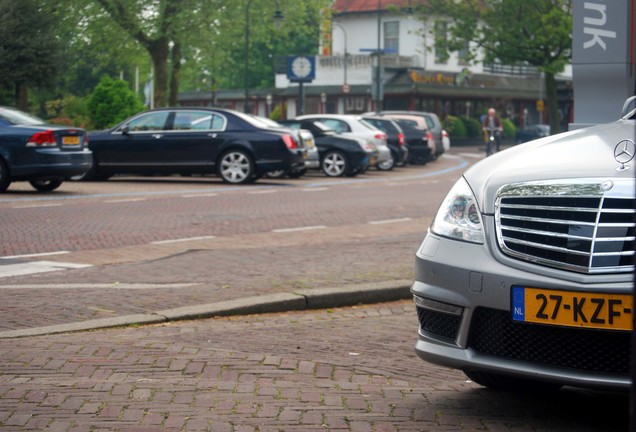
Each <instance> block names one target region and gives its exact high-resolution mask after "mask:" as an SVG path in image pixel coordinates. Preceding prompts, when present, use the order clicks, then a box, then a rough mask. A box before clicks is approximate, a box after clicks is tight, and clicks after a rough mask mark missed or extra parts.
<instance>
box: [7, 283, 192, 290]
mask: <svg viewBox="0 0 636 432" xmlns="http://www.w3.org/2000/svg"><path fill="white" fill-rule="evenodd" d="M195 285H199V284H196V283H172V284H148V283H119V282H115V283H110V284H104V283H101V284H100V283H93V284H78V283H71V284H31V285H28V284H27V285H0V290H3V289H130V290H142V289H178V288H188V287H191V286H195Z"/></svg>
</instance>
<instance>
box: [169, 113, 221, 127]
mask: <svg viewBox="0 0 636 432" xmlns="http://www.w3.org/2000/svg"><path fill="white" fill-rule="evenodd" d="M224 124H225V121H224V119H223V117H221V116H220V115H217V114H215V113H211V112H206V111H177V112H176V113H175V116H174V121H173V125H172V129H174V130H195V131H207V130H220V129H223V125H224Z"/></svg>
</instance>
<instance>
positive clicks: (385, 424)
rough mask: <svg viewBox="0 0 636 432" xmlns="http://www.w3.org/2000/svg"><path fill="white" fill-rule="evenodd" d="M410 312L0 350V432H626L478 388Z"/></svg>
mask: <svg viewBox="0 0 636 432" xmlns="http://www.w3.org/2000/svg"><path fill="white" fill-rule="evenodd" d="M416 328H417V322H416V317H415V312H414V307H413V305H412V303H411V302H410V301H400V302H394V303H385V304H379V305H375V306H358V307H350V308H342V309H335V310H320V311H308V312H295V313H284V314H272V315H267V314H266V315H257V316H245V317H233V318H217V319H208V320H200V321H188V322H180V323H172V324H164V325H156V326H147V327H139V328H125V329H112V330H104V331H93V332H84V333H74V334H62V335H50V336H45V337H30V338H23V339H11V340H7V339H5V340H0V430H2V431H3V432H4V431H6V432H9V431H40V430H47V431H73V432H79V431H135V432H143V431H219V432H222V431H228V432H230V431H232V432H238V431H241V432H243V431H245V432H248V431H249V432H265V431H360V432H367V431H368V432H380V431H387V432H388V431H401V432H402V431H493V432H494V431H511V432H512V431H514V432H522V431H523V432H525V431H532V432H539V431H545V432H548V431H549V432H571V431H590V432H592V431H593V432H603V431H625V430H627V423H628V415H627V412H628V397H627V396H625V395H616V394H612V393H598V392H591V391H583V390H574V389H563V390H561V391H559V392H557V393H552V394H538V395H528V394H524V393H522V392H519V393H505V392H497V391H492V390H488V389H484V388H481V387H479V386H477V385H476V384H474V383H472V382H469V381H467V379H466V378H465V377H464V375H463V374H462V373H461V372H458V371H454V370H448V369H445V368H440V367H436V366H433V365H430V364H427V363H425V362H423V361H421V360H420V359H418V358H417V357H416V356H415V355H414V352H413V348H412V347H413V343H414V341H415V337H416Z"/></svg>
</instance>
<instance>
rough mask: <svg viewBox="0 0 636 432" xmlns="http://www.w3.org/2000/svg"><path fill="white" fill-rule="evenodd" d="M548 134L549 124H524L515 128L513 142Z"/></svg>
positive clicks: (521, 141)
mask: <svg viewBox="0 0 636 432" xmlns="http://www.w3.org/2000/svg"><path fill="white" fill-rule="evenodd" d="M549 135H550V125H544V124H535V125H530V126H526V127H525V128H523V129H520V130H517V133H516V135H515V142H516V143H517V144H521V143H524V142H527V141H532V140H535V139H539V138H543V137H547V136H549Z"/></svg>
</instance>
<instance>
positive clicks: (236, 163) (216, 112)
mask: <svg viewBox="0 0 636 432" xmlns="http://www.w3.org/2000/svg"><path fill="white" fill-rule="evenodd" d="M89 146H90V149H91V150H92V151H93V159H94V164H93V168H92V169H91V170H90V172H88V173H87V175H86V176H84V179H87V180H88V179H107V178H108V177H110V176H112V175H114V174H146V175H168V174H181V175H190V174H217V175H219V176H220V177H221V178H222V179H223V181H224V182H226V183H233V184H242V183H249V182H253V181H255V180H256V179H258V178H260V177H261V176H262V175H264V174H265V173H267V172H269V171H276V170H289V171H293V170H296V169H301V168H302V167H303V165H304V157H305V151H304V149H303V148H302V143H300V142H298V140H297V138H296V137H295V135H294V134H292V133H290V131H288V130H285V129H279V130H278V129H274V128H270V127H267V126H266V125H264V124H263V123H262V122H259V121H258V120H255V119H254V118H252V117H251V116H249V115H246V114H243V113H240V112H238V111H233V110H227V109H220V108H185V107H184V108H160V109H155V110H150V111H145V112H143V113H140V114H137V115H135V116H133V117H131V118H129V119H128V120H125V121H123V122H122V123H120V124H118V125H117V126H115V127H114V128H112V129H110V130H106V131H102V132H90V133H89Z"/></svg>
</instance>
